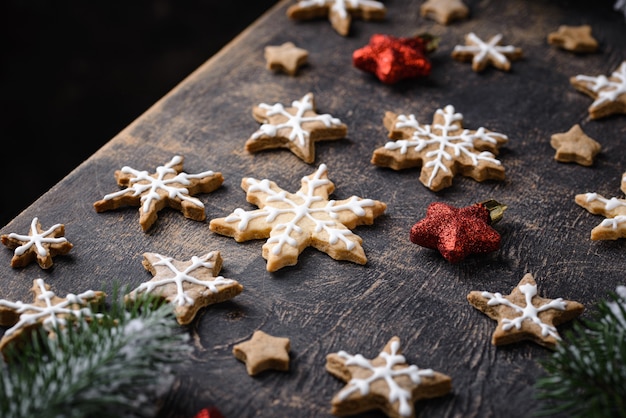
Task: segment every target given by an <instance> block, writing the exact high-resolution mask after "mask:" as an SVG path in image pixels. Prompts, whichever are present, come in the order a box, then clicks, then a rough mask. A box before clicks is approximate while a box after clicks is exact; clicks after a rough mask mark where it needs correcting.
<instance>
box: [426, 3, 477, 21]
mask: <svg viewBox="0 0 626 418" xmlns="http://www.w3.org/2000/svg"><path fill="white" fill-rule="evenodd" d="M420 13H421V15H422V16H423V17H425V18H427V19H432V20H434V21H436V22H437V23H440V24H442V25H448V24H450V23H452V22H453V21H455V20H462V19H465V18H467V16H469V8H468V7H467V6H466V5H465V3H463V1H462V0H427V1H426V2H424V4H422V6H421V7H420Z"/></svg>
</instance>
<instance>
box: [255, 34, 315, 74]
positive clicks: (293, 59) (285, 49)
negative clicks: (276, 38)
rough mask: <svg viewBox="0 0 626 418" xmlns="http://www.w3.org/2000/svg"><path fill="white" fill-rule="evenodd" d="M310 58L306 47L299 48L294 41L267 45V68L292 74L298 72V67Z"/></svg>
mask: <svg viewBox="0 0 626 418" xmlns="http://www.w3.org/2000/svg"><path fill="white" fill-rule="evenodd" d="M308 58H309V52H308V51H307V50H306V49H302V48H298V47H297V46H296V45H295V44H294V43H293V42H285V43H284V44H282V45H280V46H273V45H271V46H266V47H265V60H266V62H267V69H268V70H273V71H282V72H284V73H287V74H289V75H291V76H295V75H296V74H297V73H298V69H300V67H301V66H303V65H304V64H306V62H307V59H308Z"/></svg>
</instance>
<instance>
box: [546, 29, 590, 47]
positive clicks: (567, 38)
mask: <svg viewBox="0 0 626 418" xmlns="http://www.w3.org/2000/svg"><path fill="white" fill-rule="evenodd" d="M548 43H549V44H550V45H554V46H557V47H559V48H561V49H565V50H566V51H571V52H577V53H588V52H596V51H597V50H598V41H596V39H595V38H594V37H593V36H592V35H591V26H589V25H581V26H567V25H561V26H559V29H558V30H557V31H556V32H551V33H549V34H548Z"/></svg>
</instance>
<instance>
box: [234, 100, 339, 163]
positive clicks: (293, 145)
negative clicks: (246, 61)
mask: <svg viewBox="0 0 626 418" xmlns="http://www.w3.org/2000/svg"><path fill="white" fill-rule="evenodd" d="M252 116H254V119H256V120H257V122H259V123H262V125H261V127H260V128H259V130H257V131H256V132H255V133H253V134H252V136H250V138H249V139H248V141H247V142H246V145H245V148H246V151H248V152H250V153H255V152H259V151H262V150H267V149H276V148H287V149H289V150H290V151H291V152H293V153H294V154H295V155H296V156H298V158H300V159H302V160H303V161H304V162H306V163H309V164H310V163H313V162H314V161H315V142H317V141H332V140H337V139H341V138H345V136H346V135H347V134H348V127H347V126H346V125H345V124H344V123H342V122H341V121H340V120H339V119H337V118H335V117H333V116H331V115H329V114H322V115H320V114H318V113H316V112H315V99H314V97H313V93H307V94H306V95H304V96H303V97H302V98H301V99H300V100H294V101H293V103H292V104H291V107H285V106H283V105H282V104H281V103H275V104H273V105H269V104H266V103H261V104H260V105H258V106H255V107H254V109H253V110H252Z"/></svg>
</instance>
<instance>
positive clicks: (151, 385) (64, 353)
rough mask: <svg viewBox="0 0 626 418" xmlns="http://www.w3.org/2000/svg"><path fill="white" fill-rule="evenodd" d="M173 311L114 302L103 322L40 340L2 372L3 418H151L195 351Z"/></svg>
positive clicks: (145, 302)
mask: <svg viewBox="0 0 626 418" xmlns="http://www.w3.org/2000/svg"><path fill="white" fill-rule="evenodd" d="M187 337H188V336H187V335H186V334H182V333H181V332H180V327H179V326H178V324H177V322H176V320H175V318H174V316H173V313H172V309H171V305H169V304H166V305H161V306H157V304H156V303H155V301H154V299H153V298H151V297H150V296H146V297H143V298H139V299H138V300H137V302H136V303H135V304H134V305H133V306H132V307H131V308H130V309H129V310H127V309H126V307H125V306H124V304H123V302H121V301H118V302H115V303H114V304H113V305H112V307H111V309H110V311H109V312H106V313H104V314H103V317H102V318H101V319H99V320H97V321H90V322H87V321H86V320H85V319H78V320H77V321H76V322H75V324H74V326H69V327H65V328H63V329H56V330H55V332H54V336H53V337H52V338H48V337H47V336H46V334H45V333H43V332H41V333H39V334H37V335H33V338H32V343H31V344H26V345H25V347H23V348H21V349H20V350H19V351H18V350H11V351H9V352H8V353H7V355H6V362H5V363H4V364H1V365H0V416H3V417H12V418H22V417H24V418H32V417H64V418H65V417H69V418H74V417H76V418H83V417H94V416H97V417H144V416H153V415H154V414H155V413H156V408H157V400H158V398H159V397H160V396H161V395H163V393H164V392H165V391H167V390H168V389H169V388H170V386H171V384H172V382H173V380H174V373H173V371H172V367H171V366H172V365H173V364H174V363H178V362H181V361H183V359H185V358H187V355H186V354H187V353H188V352H189V350H190V349H191V347H190V346H189V345H187V344H186V343H185V342H186V341H187Z"/></svg>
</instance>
